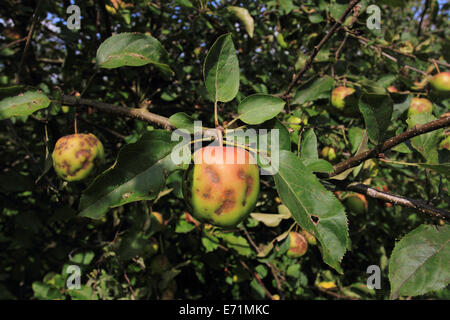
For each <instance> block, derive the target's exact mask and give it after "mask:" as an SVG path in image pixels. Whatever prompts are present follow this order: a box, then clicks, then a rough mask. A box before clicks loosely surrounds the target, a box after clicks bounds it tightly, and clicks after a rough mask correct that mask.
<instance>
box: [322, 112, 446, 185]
mask: <svg viewBox="0 0 450 320" xmlns="http://www.w3.org/2000/svg"><path fill="white" fill-rule="evenodd" d="M448 126H450V116H447V117H443V118H440V119H437V120H434V121H431V122H428V123H426V124H424V125H419V126H414V127H413V128H411V129H409V130H407V131H405V132H403V133H401V134H399V135H397V136H395V137H392V138H390V139H388V140H386V141H385V142H384V143H383V144H382V145H381V146H379V147H378V148H373V149H370V150H368V151H366V152H363V153H360V154H357V155H355V156H353V157H351V158H349V159H347V160H345V161H343V162H340V163H338V164H336V165H335V166H334V171H333V172H332V173H330V174H328V175H325V176H327V177H328V178H331V177H334V176H336V175H338V174H340V173H342V172H344V171H345V170H347V169H350V168H353V167H356V166H358V165H359V164H360V163H362V162H363V161H365V160H367V159H371V158H376V157H378V156H379V154H380V153H382V152H384V151H386V150H389V149H391V148H393V147H395V146H396V145H399V144H400V143H402V142H405V141H407V140H409V139H411V138H413V137H415V136H418V135H421V134H424V133H427V132H430V131H434V130H438V129H441V128H445V127H448Z"/></svg>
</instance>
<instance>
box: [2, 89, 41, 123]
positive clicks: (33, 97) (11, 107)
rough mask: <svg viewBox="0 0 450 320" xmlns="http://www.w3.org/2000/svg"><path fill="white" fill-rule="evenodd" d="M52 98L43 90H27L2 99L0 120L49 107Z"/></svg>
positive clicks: (25, 114) (26, 114)
mask: <svg viewBox="0 0 450 320" xmlns="http://www.w3.org/2000/svg"><path fill="white" fill-rule="evenodd" d="M49 104H50V100H49V99H48V98H47V96H46V95H45V94H43V93H42V92H41V91H27V92H25V93H23V94H19V95H18V96H15V97H9V98H5V99H3V100H1V101H0V120H4V119H8V118H11V117H17V116H28V115H30V114H32V113H33V112H35V111H37V110H40V109H44V108H47V107H48V106H49Z"/></svg>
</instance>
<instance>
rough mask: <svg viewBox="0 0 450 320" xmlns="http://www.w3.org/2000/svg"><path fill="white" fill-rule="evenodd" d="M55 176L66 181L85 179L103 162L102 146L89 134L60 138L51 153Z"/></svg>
mask: <svg viewBox="0 0 450 320" xmlns="http://www.w3.org/2000/svg"><path fill="white" fill-rule="evenodd" d="M52 158H53V168H54V169H55V172H56V174H57V175H58V176H59V177H60V178H62V179H64V180H67V181H80V180H83V179H86V178H87V177H88V176H90V175H91V174H92V173H93V172H95V171H96V169H98V168H99V167H100V165H101V164H102V163H103V162H104V160H105V153H104V150H103V145H102V143H101V142H100V140H99V139H97V137H96V136H95V135H93V134H91V133H89V134H83V133H80V134H72V135H68V136H64V137H62V138H60V139H59V140H58V141H57V142H56V145H55V149H54V150H53V153H52Z"/></svg>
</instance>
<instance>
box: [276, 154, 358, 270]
mask: <svg viewBox="0 0 450 320" xmlns="http://www.w3.org/2000/svg"><path fill="white" fill-rule="evenodd" d="M279 161H280V163H279V171H278V173H277V174H276V175H274V180H275V186H276V188H277V191H278V194H279V196H280V198H281V200H282V202H283V203H284V204H285V205H286V206H287V207H288V208H289V210H290V211H291V213H292V216H293V217H294V219H295V220H296V221H297V223H298V224H299V225H300V226H301V227H302V228H304V229H306V230H307V231H308V232H310V233H311V234H313V235H314V236H315V237H316V238H317V239H318V240H319V241H320V243H321V244H322V256H323V260H324V261H325V263H327V264H328V265H329V266H331V267H332V268H334V269H336V270H337V271H338V272H340V273H342V269H341V267H340V261H341V260H342V257H343V256H344V254H345V251H346V248H347V245H348V242H349V238H348V226H347V218H346V215H345V210H344V207H343V206H342V205H341V203H340V202H339V201H338V200H337V199H336V198H335V197H334V196H333V194H332V193H331V192H330V191H328V190H326V189H325V188H324V187H323V186H322V184H321V183H320V182H319V180H318V179H317V178H316V177H315V176H314V175H313V174H312V173H311V171H309V170H308V169H307V168H306V167H305V166H304V165H303V163H302V162H301V161H300V159H298V158H297V157H296V156H295V155H294V154H293V153H291V152H287V151H281V152H280V159H279ZM313 219H315V220H316V223H315V222H314V220H313Z"/></svg>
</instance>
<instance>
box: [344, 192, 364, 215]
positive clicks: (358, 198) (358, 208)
mask: <svg viewBox="0 0 450 320" xmlns="http://www.w3.org/2000/svg"><path fill="white" fill-rule="evenodd" d="M345 205H346V206H347V208H348V209H349V210H350V211H352V212H354V213H357V214H363V213H366V212H367V210H368V207H369V203H368V202H367V199H366V197H365V196H364V195H362V194H359V193H352V194H350V195H348V196H347V197H346V198H345Z"/></svg>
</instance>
